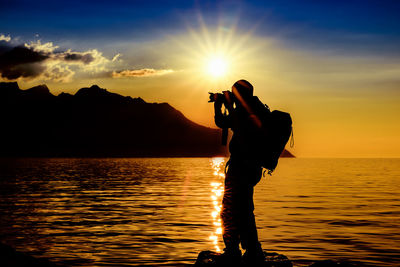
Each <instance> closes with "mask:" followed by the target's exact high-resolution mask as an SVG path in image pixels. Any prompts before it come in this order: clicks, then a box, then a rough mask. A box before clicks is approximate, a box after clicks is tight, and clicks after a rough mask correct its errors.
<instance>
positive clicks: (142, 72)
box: [112, 69, 174, 78]
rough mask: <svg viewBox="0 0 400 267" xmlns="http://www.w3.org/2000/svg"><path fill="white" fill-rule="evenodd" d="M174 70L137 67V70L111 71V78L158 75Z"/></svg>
mask: <svg viewBox="0 0 400 267" xmlns="http://www.w3.org/2000/svg"><path fill="white" fill-rule="evenodd" d="M172 72H174V71H173V70H171V69H167V70H155V69H139V70H122V71H113V72H112V77H113V78H123V77H149V76H160V75H165V74H169V73H172Z"/></svg>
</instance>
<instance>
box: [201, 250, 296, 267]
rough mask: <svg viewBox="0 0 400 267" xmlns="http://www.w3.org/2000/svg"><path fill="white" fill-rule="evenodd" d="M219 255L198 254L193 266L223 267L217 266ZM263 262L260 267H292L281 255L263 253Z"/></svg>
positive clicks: (205, 252) (206, 252)
mask: <svg viewBox="0 0 400 267" xmlns="http://www.w3.org/2000/svg"><path fill="white" fill-rule="evenodd" d="M218 255H220V253H217V252H213V251H202V252H200V253H199V256H198V257H197V260H196V263H195V264H194V266H223V265H221V264H217V262H216V258H217V257H218ZM264 255H265V262H264V264H263V265H262V267H292V266H293V264H292V262H291V261H290V260H289V259H288V258H287V257H286V256H285V255H282V254H278V253H275V252H272V253H271V252H266V251H264ZM237 266H242V267H245V266H248V265H246V264H245V263H244V262H240V263H238V265H237Z"/></svg>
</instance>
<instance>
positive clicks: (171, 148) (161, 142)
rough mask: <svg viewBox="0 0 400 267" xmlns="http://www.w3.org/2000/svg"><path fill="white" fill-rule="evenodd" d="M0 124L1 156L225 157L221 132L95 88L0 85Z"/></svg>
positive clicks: (159, 106)
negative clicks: (55, 89)
mask: <svg viewBox="0 0 400 267" xmlns="http://www.w3.org/2000/svg"><path fill="white" fill-rule="evenodd" d="M0 120H1V122H0V123H1V129H2V130H1V132H0V138H1V139H0V145H1V150H0V156H18V157H20V156H32V157H37V156H39V157H185V156H189V157H193V156H207V157H210V156H217V155H221V156H222V155H227V149H226V147H223V146H221V130H219V129H212V128H208V127H204V126H201V125H199V124H196V123H194V122H192V121H190V120H189V119H187V118H186V117H185V116H184V115H183V114H182V113H181V112H179V111H178V110H176V109H174V108H173V107H172V106H170V105H169V104H167V103H147V102H145V101H144V100H143V99H141V98H140V97H139V98H132V97H129V96H121V95H119V94H115V93H112V92H109V91H107V90H106V89H102V88H100V87H98V86H97V85H93V86H91V87H87V88H81V89H80V90H78V92H76V94H75V95H72V94H68V93H61V94H59V95H58V96H55V95H53V94H52V93H50V91H49V89H48V88H47V86H46V85H39V86H35V87H32V88H30V89H26V90H21V89H20V88H19V86H18V84H17V83H16V82H9V83H6V82H2V83H0ZM282 156H292V155H291V154H290V153H289V152H288V151H284V153H283V155H282Z"/></svg>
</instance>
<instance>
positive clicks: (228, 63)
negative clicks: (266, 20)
mask: <svg viewBox="0 0 400 267" xmlns="http://www.w3.org/2000/svg"><path fill="white" fill-rule="evenodd" d="M195 25H196V26H195V27H194V28H192V27H190V26H188V32H187V34H184V35H182V36H180V37H179V38H176V39H175V38H173V39H172V40H173V41H174V42H175V43H176V44H177V45H178V47H179V50H180V53H181V57H180V58H179V61H180V62H182V66H184V67H183V69H184V70H185V71H187V73H188V75H187V76H186V77H189V78H190V80H191V81H190V82H193V85H191V86H192V88H193V89H194V88H199V89H200V90H207V91H210V90H223V88H224V90H227V89H228V88H230V87H231V86H232V84H233V83H234V82H235V81H236V80H238V79H241V78H246V75H248V73H249V68H248V66H250V65H251V64H252V63H250V61H251V60H254V59H257V56H256V55H255V54H254V52H255V51H256V50H257V49H256V48H257V47H256V44H257V42H255V41H254V40H253V39H252V34H251V33H252V31H251V30H250V31H247V32H243V31H239V30H238V29H237V28H236V23H235V22H233V23H232V24H229V23H228V24H226V23H225V24H224V23H222V22H221V23H219V24H218V25H212V26H211V27H207V25H206V24H205V22H204V20H203V18H202V17H201V15H199V17H198V23H197V24H196V23H195Z"/></svg>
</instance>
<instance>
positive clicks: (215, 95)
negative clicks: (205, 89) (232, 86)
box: [208, 91, 233, 103]
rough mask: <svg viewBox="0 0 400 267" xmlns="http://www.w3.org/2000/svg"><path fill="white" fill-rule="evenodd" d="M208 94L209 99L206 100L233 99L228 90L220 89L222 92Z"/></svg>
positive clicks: (224, 101)
mask: <svg viewBox="0 0 400 267" xmlns="http://www.w3.org/2000/svg"><path fill="white" fill-rule="evenodd" d="M209 94H210V99H209V100H208V102H209V103H210V102H222V103H227V102H232V100H233V94H232V92H230V91H222V93H209Z"/></svg>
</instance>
